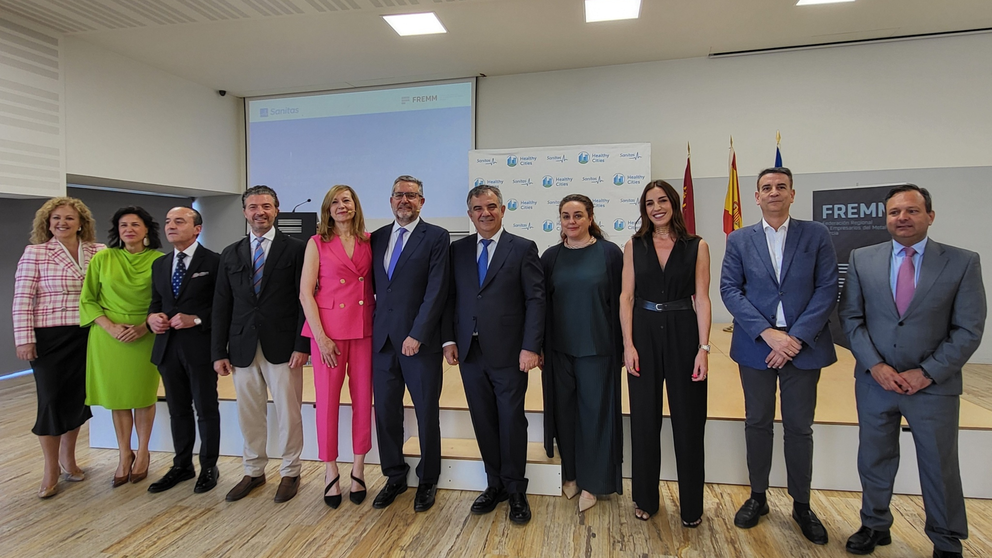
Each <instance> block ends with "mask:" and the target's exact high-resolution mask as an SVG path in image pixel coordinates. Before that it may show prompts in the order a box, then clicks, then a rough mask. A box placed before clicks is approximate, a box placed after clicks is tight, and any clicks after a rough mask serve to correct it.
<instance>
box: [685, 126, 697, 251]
mask: <svg viewBox="0 0 992 558" xmlns="http://www.w3.org/2000/svg"><path fill="white" fill-rule="evenodd" d="M689 155H690V152H689V144H688V143H686V144H685V177H684V178H683V179H682V217H683V218H684V219H685V228H686V230H688V231H689V234H696V204H695V201H694V199H693V196H692V170H691V169H690V168H689V167H690V162H689V159H690V157H689Z"/></svg>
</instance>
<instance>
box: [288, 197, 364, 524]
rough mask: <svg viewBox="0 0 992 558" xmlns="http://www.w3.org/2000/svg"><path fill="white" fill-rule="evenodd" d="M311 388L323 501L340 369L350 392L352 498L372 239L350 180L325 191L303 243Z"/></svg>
mask: <svg viewBox="0 0 992 558" xmlns="http://www.w3.org/2000/svg"><path fill="white" fill-rule="evenodd" d="M300 302H301V303H302V304H303V311H304V313H305V314H306V317H307V323H306V325H305V326H304V328H303V335H306V336H308V337H310V346H311V353H310V354H311V355H312V357H311V358H312V361H313V383H314V388H315V391H316V395H317V445H318V455H319V457H320V460H321V461H324V462H326V468H325V471H324V482H325V483H326V487H325V488H324V503H326V504H327V505H328V506H330V507H332V508H337V507H338V505H340V504H341V486H340V484H339V483H338V480H339V479H340V475H339V474H338V464H337V458H338V414H339V411H338V406H339V404H340V401H341V387H342V385H343V383H344V375H345V373H346V372H347V374H348V388H349V391H350V392H351V442H352V448H353V450H354V454H355V461H354V464H353V465H352V467H351V494H350V496H349V497H350V499H351V501H352V502H354V503H355V504H361V503H362V501H364V500H365V494H366V490H365V454H366V453H368V451H369V450H370V449H372V312H373V310H374V309H375V298H374V295H373V289H372V247H371V245H370V244H369V235H368V233H366V232H365V217H363V216H362V205H361V204H360V203H359V202H358V196H357V195H356V194H355V191H354V190H352V189H351V187H350V186H343V185H338V186H335V187H333V188H331V189H330V191H328V192H327V195H326V196H324V202H323V203H322V204H321V206H320V224H319V225H318V226H317V234H316V235H314V236H313V238H311V239H310V241H309V242H308V243H307V251H306V256H305V258H304V262H303V277H302V280H301V281H300Z"/></svg>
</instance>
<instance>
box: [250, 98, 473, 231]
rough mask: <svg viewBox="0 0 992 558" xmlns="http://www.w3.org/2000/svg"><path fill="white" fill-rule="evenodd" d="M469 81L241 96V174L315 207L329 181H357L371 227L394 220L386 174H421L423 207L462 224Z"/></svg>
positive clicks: (455, 225) (469, 135)
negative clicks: (244, 143) (244, 136)
mask: <svg viewBox="0 0 992 558" xmlns="http://www.w3.org/2000/svg"><path fill="white" fill-rule="evenodd" d="M472 87H473V83H472V82H461V83H449V84H441V85H424V86H416V87H402V88H395V89H380V90H372V91H358V92H349V93H330V94H324V95H310V96H303V97H282V98H274V99H261V100H250V101H249V102H248V107H247V111H248V177H249V184H251V185H254V184H267V185H269V186H272V187H273V188H275V189H276V191H277V192H278V193H279V200H280V205H281V206H282V207H281V209H282V210H283V211H290V210H291V209H292V207H293V206H294V205H296V204H297V203H299V202H302V201H304V200H306V199H307V198H312V199H313V202H311V203H309V204H306V205H304V206H302V207H301V208H300V211H319V209H320V202H321V200H322V199H323V196H324V194H325V193H326V192H327V190H328V189H330V187H331V186H333V185H335V184H348V185H350V186H352V187H353V188H355V190H356V191H357V192H358V196H359V198H360V199H361V202H362V208H363V210H364V211H365V217H366V221H367V224H368V227H369V229H370V230H372V228H373V227H376V226H379V225H382V224H384V223H386V222H388V221H390V220H392V213H391V211H390V208H389V194H390V189H391V188H392V184H393V180H394V179H395V178H396V177H397V176H399V175H401V174H410V175H413V176H416V177H417V178H420V179H421V180H422V181H423V182H424V189H425V192H424V195H425V198H426V199H427V202H426V203H425V205H424V209H423V216H424V217H425V218H426V219H428V220H430V221H432V222H434V223H436V224H439V225H442V226H446V227H448V228H449V229H452V230H466V229H467V227H468V224H467V223H468V218H467V216H466V213H465V193H467V189H468V185H469V178H468V161H467V157H466V154H467V153H468V151H469V150H471V149H473V147H474V145H473V143H474V142H473V137H474V133H473V117H474V109H473V107H472V104H473V92H472Z"/></svg>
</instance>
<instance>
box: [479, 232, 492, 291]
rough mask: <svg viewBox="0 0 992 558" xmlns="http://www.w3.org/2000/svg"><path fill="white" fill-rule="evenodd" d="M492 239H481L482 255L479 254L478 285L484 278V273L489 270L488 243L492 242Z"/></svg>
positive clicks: (480, 284)
mask: <svg viewBox="0 0 992 558" xmlns="http://www.w3.org/2000/svg"><path fill="white" fill-rule="evenodd" d="M492 241H493V239H491V238H483V239H482V255H480V256H479V286H480V287H481V286H482V282H483V281H485V280H486V273H487V272H488V271H489V245H490V244H492Z"/></svg>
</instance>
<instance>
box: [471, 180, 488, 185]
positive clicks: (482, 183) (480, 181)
mask: <svg viewBox="0 0 992 558" xmlns="http://www.w3.org/2000/svg"><path fill="white" fill-rule="evenodd" d="M473 184H474V185H475V186H484V185H485V184H486V179H485V178H476V179H475V182H473Z"/></svg>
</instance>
